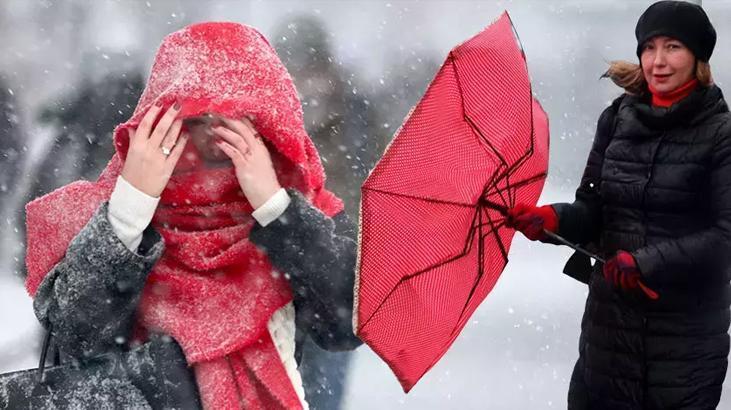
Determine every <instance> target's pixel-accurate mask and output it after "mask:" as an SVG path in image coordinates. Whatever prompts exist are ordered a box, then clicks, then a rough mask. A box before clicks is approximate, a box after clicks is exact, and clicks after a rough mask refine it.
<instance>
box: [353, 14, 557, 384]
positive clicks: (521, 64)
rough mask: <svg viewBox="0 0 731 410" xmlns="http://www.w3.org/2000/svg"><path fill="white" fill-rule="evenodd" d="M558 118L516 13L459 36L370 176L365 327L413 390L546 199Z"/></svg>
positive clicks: (358, 299)
mask: <svg viewBox="0 0 731 410" xmlns="http://www.w3.org/2000/svg"><path fill="white" fill-rule="evenodd" d="M547 167H548V120H547V118H546V114H545V112H544V111H543V110H542V108H541V107H540V105H539V104H538V102H537V101H536V100H535V99H534V98H533V96H532V93H531V86H530V81H529V78H528V71H527V67H526V62H525V56H524V54H523V52H522V49H521V47H520V45H519V42H518V39H517V37H516V34H515V32H514V30H513V26H512V23H511V21H510V18H509V16H508V14H507V13H505V14H503V15H502V17H500V18H499V19H498V20H497V21H496V22H494V23H493V24H492V25H490V26H489V27H488V28H487V29H485V30H484V31H482V32H481V33H479V34H478V35H476V36H475V37H473V38H471V39H470V40H467V41H466V42H464V43H462V44H461V45H459V46H457V47H456V48H454V49H453V50H452V51H451V52H450V53H449V56H448V57H447V59H446V61H445V63H444V65H443V66H442V67H441V68H440V70H439V72H438V73H437V74H436V76H435V78H434V79H433V80H432V82H431V84H430V85H429V87H428V88H427V90H426V92H425V94H424V96H423V98H422V99H421V101H420V102H419V103H418V104H417V105H416V107H414V109H413V110H412V112H411V113H410V114H409V116H408V117H407V119H406V121H405V122H404V124H403V125H402V127H401V128H400V129H399V131H398V132H397V134H396V136H395V137H394V140H393V141H392V143H391V145H390V146H389V147H388V149H387V151H386V153H385V154H384V155H383V157H382V158H381V160H380V161H379V163H378V164H377V165H376V167H375V168H374V169H373V171H372V172H371V174H370V175H369V177H368V179H367V180H366V181H365V182H364V184H363V186H362V200H361V230H360V232H361V233H360V234H361V247H360V252H359V256H358V275H357V282H356V291H355V295H356V296H355V311H356V315H354V318H353V321H354V329H355V331H356V333H357V334H358V336H359V337H360V338H361V339H362V340H363V341H364V342H365V343H367V344H368V345H369V346H370V347H371V348H372V349H373V350H374V351H375V352H376V353H377V354H378V355H379V356H380V357H381V358H382V359H383V360H384V361H386V362H387V363H388V365H389V366H390V367H391V369H392V370H393V371H394V373H395V374H396V377H397V378H398V379H399V381H400V383H401V385H402V386H403V388H404V391H406V392H408V391H409V390H410V389H411V388H412V387H413V386H414V384H416V382H417V381H418V380H419V379H420V378H421V377H422V376H423V375H424V374H425V373H426V372H427V371H428V370H429V369H430V368H431V367H432V366H434V364H436V362H437V361H438V360H439V359H440V358H441V357H442V355H444V353H445V352H446V351H447V349H448V348H449V346H451V344H452V343H453V342H454V340H455V339H456V338H457V336H458V335H459V333H460V331H461V330H462V328H463V327H464V325H465V324H466V323H467V321H468V319H469V318H470V316H471V315H472V313H473V312H474V311H475V309H476V308H477V306H478V305H479V304H480V303H481V302H482V300H484V298H485V297H486V296H487V294H488V293H489V292H490V291H491V290H492V288H493V286H494V285H495V283H496V282H497V280H498V278H499V276H500V274H501V272H502V271H503V269H504V268H505V264H506V263H507V261H508V258H507V255H508V251H509V249H510V242H511V240H512V237H513V235H514V233H515V231H513V230H512V229H508V228H506V227H505V225H504V220H505V216H504V215H505V211H506V209H507V208H509V207H511V206H513V205H514V204H515V203H517V202H525V203H533V204H535V203H536V201H537V200H538V197H539V195H540V193H541V190H542V188H543V183H544V181H545V177H546V169H547Z"/></svg>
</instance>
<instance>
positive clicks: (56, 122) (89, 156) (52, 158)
mask: <svg viewBox="0 0 731 410" xmlns="http://www.w3.org/2000/svg"><path fill="white" fill-rule="evenodd" d="M132 61H134V59H133V58H131V57H129V56H126V55H124V54H111V53H95V55H93V56H91V55H90V56H87V58H86V59H85V62H84V63H83V64H82V67H83V68H82V72H83V73H84V74H83V75H82V76H81V83H80V84H79V86H78V88H77V89H75V90H74V92H73V93H71V94H69V95H65V96H63V97H61V98H60V99H58V100H55V101H52V102H49V103H48V104H47V105H46V107H45V108H43V110H42V111H41V114H40V116H39V119H38V120H39V122H40V123H41V124H42V125H44V126H46V127H48V128H50V129H51V133H50V134H51V135H52V139H51V140H50V141H47V142H46V143H45V144H46V145H49V146H50V147H49V148H47V150H46V151H45V153H44V154H43V156H42V158H41V159H40V160H39V161H38V163H37V165H36V166H35V167H33V171H32V172H33V173H32V175H31V178H30V186H29V187H28V188H27V189H28V190H27V191H26V192H25V194H24V200H23V201H21V203H22V204H25V203H27V202H29V201H30V200H32V199H33V198H38V197H39V196H42V195H45V194H47V193H49V192H51V191H53V190H55V189H56V188H59V187H61V186H63V185H66V184H69V183H71V182H73V181H75V180H78V179H86V180H91V181H93V180H96V178H97V177H98V176H99V173H100V172H101V171H102V169H104V167H105V166H106V164H107V162H108V159H109V157H111V156H112V154H113V153H114V147H113V145H112V138H111V135H112V131H113V130H114V127H115V126H116V125H117V124H119V123H121V122H124V121H125V120H126V119H127V118H129V117H130V116H131V115H132V111H133V110H134V107H135V105H136V104H137V100H138V99H139V97H140V94H142V89H143V86H144V76H143V74H142V72H141V70H139V69H138V68H136V67H135V66H134V65H133V63H131V62H132ZM18 213H23V210H22V209H18ZM17 221H18V222H17V224H18V226H19V227H18V235H19V240H18V241H17V244H18V245H17V246H19V247H21V249H18V250H16V252H15V253H16V254H20V257H17V262H16V268H15V271H16V272H23V273H22V276H25V273H24V270H25V267H24V264H23V263H22V261H23V260H24V259H25V258H24V255H25V249H23V247H24V244H25V227H24V226H22V224H23V221H25V217H21V218H18V219H17Z"/></svg>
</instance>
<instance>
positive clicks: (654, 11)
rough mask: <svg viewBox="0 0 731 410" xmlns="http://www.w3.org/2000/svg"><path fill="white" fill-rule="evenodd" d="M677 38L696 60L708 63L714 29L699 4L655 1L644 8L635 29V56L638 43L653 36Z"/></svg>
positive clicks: (638, 54)
mask: <svg viewBox="0 0 731 410" xmlns="http://www.w3.org/2000/svg"><path fill="white" fill-rule="evenodd" d="M657 36H668V37H672V38H674V39H676V40H679V41H680V42H682V43H683V44H685V46H686V47H688V48H689V49H690V51H692V52H693V54H694V55H695V57H696V58H697V59H698V60H700V61H705V62H708V60H709V59H710V58H711V54H713V47H715V45H716V30H715V29H714V28H713V25H711V21H710V20H708V16H707V15H706V12H705V11H703V9H702V8H701V6H698V5H696V4H692V3H688V2H686V1H668V0H665V1H658V2H657V3H655V4H653V5H652V6H650V7H648V8H647V10H645V12H644V13H642V16H640V19H639V20H638V21H637V27H636V28H635V37H637V57H640V55H642V46H643V45H644V44H645V42H647V41H648V40H650V39H651V38H653V37H657Z"/></svg>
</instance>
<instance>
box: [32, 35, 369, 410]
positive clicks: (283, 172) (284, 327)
mask: <svg viewBox="0 0 731 410" xmlns="http://www.w3.org/2000/svg"><path fill="white" fill-rule="evenodd" d="M114 142H115V146H116V154H115V155H114V156H113V158H112V159H111V161H110V163H109V165H108V166H107V168H106V169H105V170H104V172H102V175H101V176H100V177H99V179H98V180H97V181H96V182H88V181H78V182H75V183H72V184H70V185H68V186H65V187H63V188H60V189H59V190H57V191H54V192H52V193H50V194H48V195H46V196H44V197H41V198H39V199H36V200H34V201H33V202H31V203H29V204H28V205H27V207H26V210H27V215H28V217H27V218H28V220H27V226H28V256H27V259H26V263H27V266H28V278H27V287H28V291H29V292H30V294H31V295H33V296H34V298H35V310H36V314H37V316H38V318H39V320H40V321H41V322H42V323H43V324H44V325H46V326H48V327H49V328H51V329H53V336H54V338H55V340H56V341H57V343H58V344H59V346H60V350H61V351H62V352H63V353H64V354H66V355H69V356H72V357H77V358H84V357H91V356H95V355H98V354H100V353H103V352H106V351H109V350H111V349H114V348H117V347H118V345H120V344H121V345H124V347H129V345H130V343H132V344H133V343H140V342H144V341H145V340H146V338H147V337H148V336H149V335H151V334H165V335H169V336H171V337H172V338H173V339H174V340H175V341H177V343H179V344H180V346H181V348H182V351H183V352H184V355H185V360H186V361H187V363H188V364H189V366H190V367H191V368H192V369H193V372H194V374H195V380H196V382H197V385H198V390H199V394H200V398H201V402H202V405H203V407H204V408H209V409H213V408H216V409H218V408H247V409H249V408H262V409H263V408H266V409H272V408H287V409H290V408H306V407H307V402H306V401H305V398H304V392H303V389H302V383H301V379H300V376H299V373H298V371H297V362H298V359H299V357H298V353H297V351H296V350H297V349H296V347H297V346H298V345H299V342H300V341H301V340H302V339H303V338H304V337H306V336H310V337H312V338H313V339H314V340H315V341H316V342H317V343H318V344H320V345H321V346H322V347H324V348H326V349H331V350H343V349H353V348H355V347H356V346H358V345H359V344H360V342H359V340H358V339H357V338H356V337H355V336H354V335H353V332H352V327H351V316H352V299H353V289H352V284H353V276H354V267H355V258H356V242H355V240H354V238H353V237H354V234H353V232H354V231H353V229H352V227H351V226H350V223H349V221H348V219H347V217H346V216H345V214H344V213H343V212H342V210H343V204H342V202H341V201H340V200H339V199H338V198H337V197H335V196H334V195H333V194H332V193H330V192H329V191H327V190H326V189H325V188H324V180H325V176H324V173H323V169H322V165H321V163H320V160H319V156H318V154H317V151H316V149H315V148H314V146H313V144H312V142H311V141H310V138H309V137H308V135H307V134H306V132H305V129H304V126H303V119H302V109H301V105H300V103H299V100H298V99H297V93H296V91H295V89H294V86H293V84H292V80H291V78H290V77H289V75H288V73H287V71H286V69H285V68H284V66H283V65H282V63H281V62H280V60H279V59H278V57H277V56H276V54H275V53H274V50H273V49H272V47H271V46H270V45H269V43H268V42H267V41H266V39H265V38H264V37H263V36H262V35H261V34H260V33H259V32H257V31H256V30H254V29H252V28H250V27H247V26H244V25H240V24H235V23H203V24H196V25H193V26H190V27H187V28H185V29H183V30H180V31H178V32H175V33H172V34H170V35H169V36H168V37H166V38H165V40H164V41H163V43H162V45H161V47H160V49H159V50H158V53H157V55H156V57H155V62H154V64H153V67H152V72H151V74H150V78H149V80H148V83H147V87H146V89H145V91H144V93H143V95H142V97H141V98H140V101H139V103H138V105H137V108H136V110H135V112H134V114H133V116H132V118H131V119H130V120H129V121H127V122H126V123H124V124H121V125H119V126H118V127H117V128H116V130H115V133H114ZM189 142H192V143H189ZM128 340H132V342H129V343H128V342H127V341H128Z"/></svg>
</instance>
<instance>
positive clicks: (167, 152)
mask: <svg viewBox="0 0 731 410" xmlns="http://www.w3.org/2000/svg"><path fill="white" fill-rule="evenodd" d="M161 110H162V107H161V106H159V105H154V106H152V108H150V110H149V111H147V113H146V114H145V116H144V117H143V118H142V121H141V122H140V125H139V127H137V129H136V130H132V129H130V130H129V149H128V150H127V159H126V160H125V161H124V168H123V169H122V177H124V179H125V180H126V181H127V182H129V183H130V184H132V186H134V187H135V188H137V189H139V190H140V191H142V192H144V193H145V194H147V195H149V196H151V197H155V198H157V197H159V196H160V194H162V191H163V190H164V189H165V186H166V185H167V184H168V181H169V180H170V176H171V175H172V174H173V170H174V169H175V165H176V164H177V163H178V160H179V159H180V156H181V154H182V153H183V148H185V144H186V142H188V135H187V134H185V133H183V134H182V135H181V133H180V128H181V127H182V125H183V121H182V120H176V119H175V116H176V115H178V112H179V111H180V105H179V104H177V103H176V104H174V105H173V106H172V107H170V108H169V109H168V110H167V112H165V114H164V115H163V116H162V118H161V119H160V121H159V122H158V123H157V126H155V128H154V129H152V124H153V123H154V122H155V119H156V118H157V115H158V114H159V113H160V111H161ZM178 137H180V138H178Z"/></svg>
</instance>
